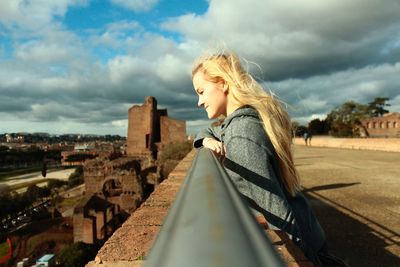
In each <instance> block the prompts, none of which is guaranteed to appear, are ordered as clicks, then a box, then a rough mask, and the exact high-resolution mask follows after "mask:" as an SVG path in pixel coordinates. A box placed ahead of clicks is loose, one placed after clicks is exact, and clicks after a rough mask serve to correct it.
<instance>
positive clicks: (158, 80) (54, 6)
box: [0, 0, 400, 136]
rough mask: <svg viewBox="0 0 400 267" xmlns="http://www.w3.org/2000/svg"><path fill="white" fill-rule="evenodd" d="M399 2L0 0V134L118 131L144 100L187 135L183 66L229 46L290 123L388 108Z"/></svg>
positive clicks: (395, 77) (398, 92)
mask: <svg viewBox="0 0 400 267" xmlns="http://www.w3.org/2000/svg"><path fill="white" fill-rule="evenodd" d="M399 14H400V1H399V0H385V1H380V0H324V1H320V0H280V1H273V0H235V1H232V0H185V1H182V0H57V1H53V0H1V1H0V133H10V132H31V133H33V132H48V133H51V134H66V133H80V134H101V135H103V134H119V135H122V136H126V135H127V117H128V109H129V108H130V107H131V106H132V105H137V104H141V103H143V101H144V98H145V97H146V96H148V95H152V96H154V97H156V99H157V101H158V107H159V108H167V109H168V114H169V116H170V117H173V118H176V119H181V120H186V125H187V131H188V133H189V134H195V133H196V132H197V131H198V130H199V129H201V128H203V127H207V126H208V125H209V124H210V121H208V119H207V114H206V112H205V111H204V110H203V109H201V108H198V107H197V96H196V94H195V93H194V90H193V86H192V81H191V75H190V72H191V67H192V64H193V61H194V60H195V59H196V58H198V57H199V56H201V55H203V54H204V53H211V52H213V51H216V52H220V51H222V50H224V51H225V50H230V51H234V52H236V53H237V54H238V55H239V56H240V57H241V59H242V60H243V62H244V63H245V65H246V66H247V67H248V68H249V71H250V72H251V73H252V74H253V76H255V77H256V78H257V79H259V80H260V81H262V84H263V86H264V88H265V89H266V90H268V91H270V92H273V93H274V94H275V95H277V96H278V97H279V98H280V99H281V100H282V102H283V103H284V104H285V106H286V107H287V108H288V111H289V114H290V116H291V118H292V120H295V121H298V122H300V123H302V124H305V123H307V122H308V121H310V120H311V119H315V118H320V119H323V118H325V116H326V114H327V113H329V112H330V111H331V110H332V109H333V108H335V107H337V106H339V105H341V104H343V103H344V102H346V101H350V100H352V101H356V102H358V103H363V104H366V103H368V102H371V101H372V100H373V99H374V98H375V97H388V98H389V99H390V100H389V104H390V105H391V106H390V107H389V110H390V111H393V112H400V15H399Z"/></svg>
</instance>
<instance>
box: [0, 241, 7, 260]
mask: <svg viewBox="0 0 400 267" xmlns="http://www.w3.org/2000/svg"><path fill="white" fill-rule="evenodd" d="M7 252H8V243H7V242H3V243H0V258H1V257H4V256H6V255H7Z"/></svg>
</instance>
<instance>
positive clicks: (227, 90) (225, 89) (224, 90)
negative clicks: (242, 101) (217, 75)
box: [222, 81, 229, 94]
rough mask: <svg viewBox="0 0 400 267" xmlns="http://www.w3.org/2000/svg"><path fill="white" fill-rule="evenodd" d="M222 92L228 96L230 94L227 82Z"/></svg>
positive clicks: (224, 83) (223, 84) (223, 85)
mask: <svg viewBox="0 0 400 267" xmlns="http://www.w3.org/2000/svg"><path fill="white" fill-rule="evenodd" d="M222 91H223V92H224V94H228V92H229V85H228V83H227V82H225V81H224V82H223V83H222Z"/></svg>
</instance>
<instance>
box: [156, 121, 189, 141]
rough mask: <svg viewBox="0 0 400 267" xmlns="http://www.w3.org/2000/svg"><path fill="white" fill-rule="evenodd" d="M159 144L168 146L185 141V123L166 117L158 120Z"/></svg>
mask: <svg viewBox="0 0 400 267" xmlns="http://www.w3.org/2000/svg"><path fill="white" fill-rule="evenodd" d="M160 125H161V144H168V143H173V142H177V141H184V140H186V122H185V121H180V120H175V119H172V118H169V117H167V116H162V117H161V118H160Z"/></svg>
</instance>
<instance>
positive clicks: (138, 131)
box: [127, 96, 186, 157]
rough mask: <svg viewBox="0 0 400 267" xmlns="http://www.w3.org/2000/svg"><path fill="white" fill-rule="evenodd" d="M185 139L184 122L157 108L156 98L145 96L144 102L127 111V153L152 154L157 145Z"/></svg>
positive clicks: (134, 154)
mask: <svg viewBox="0 0 400 267" xmlns="http://www.w3.org/2000/svg"><path fill="white" fill-rule="evenodd" d="M185 140H186V122H185V121H181V120H176V119H172V118H170V117H168V113H167V110H166V109H157V100H156V99H155V98H154V97H152V96H148V97H146V99H145V101H144V104H143V105H141V106H138V105H135V106H133V107H131V108H130V109H129V111H128V138H127V155H128V156H136V155H153V156H154V157H156V154H157V151H158V149H159V147H162V146H163V145H166V144H168V143H172V142H176V141H185Z"/></svg>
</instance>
